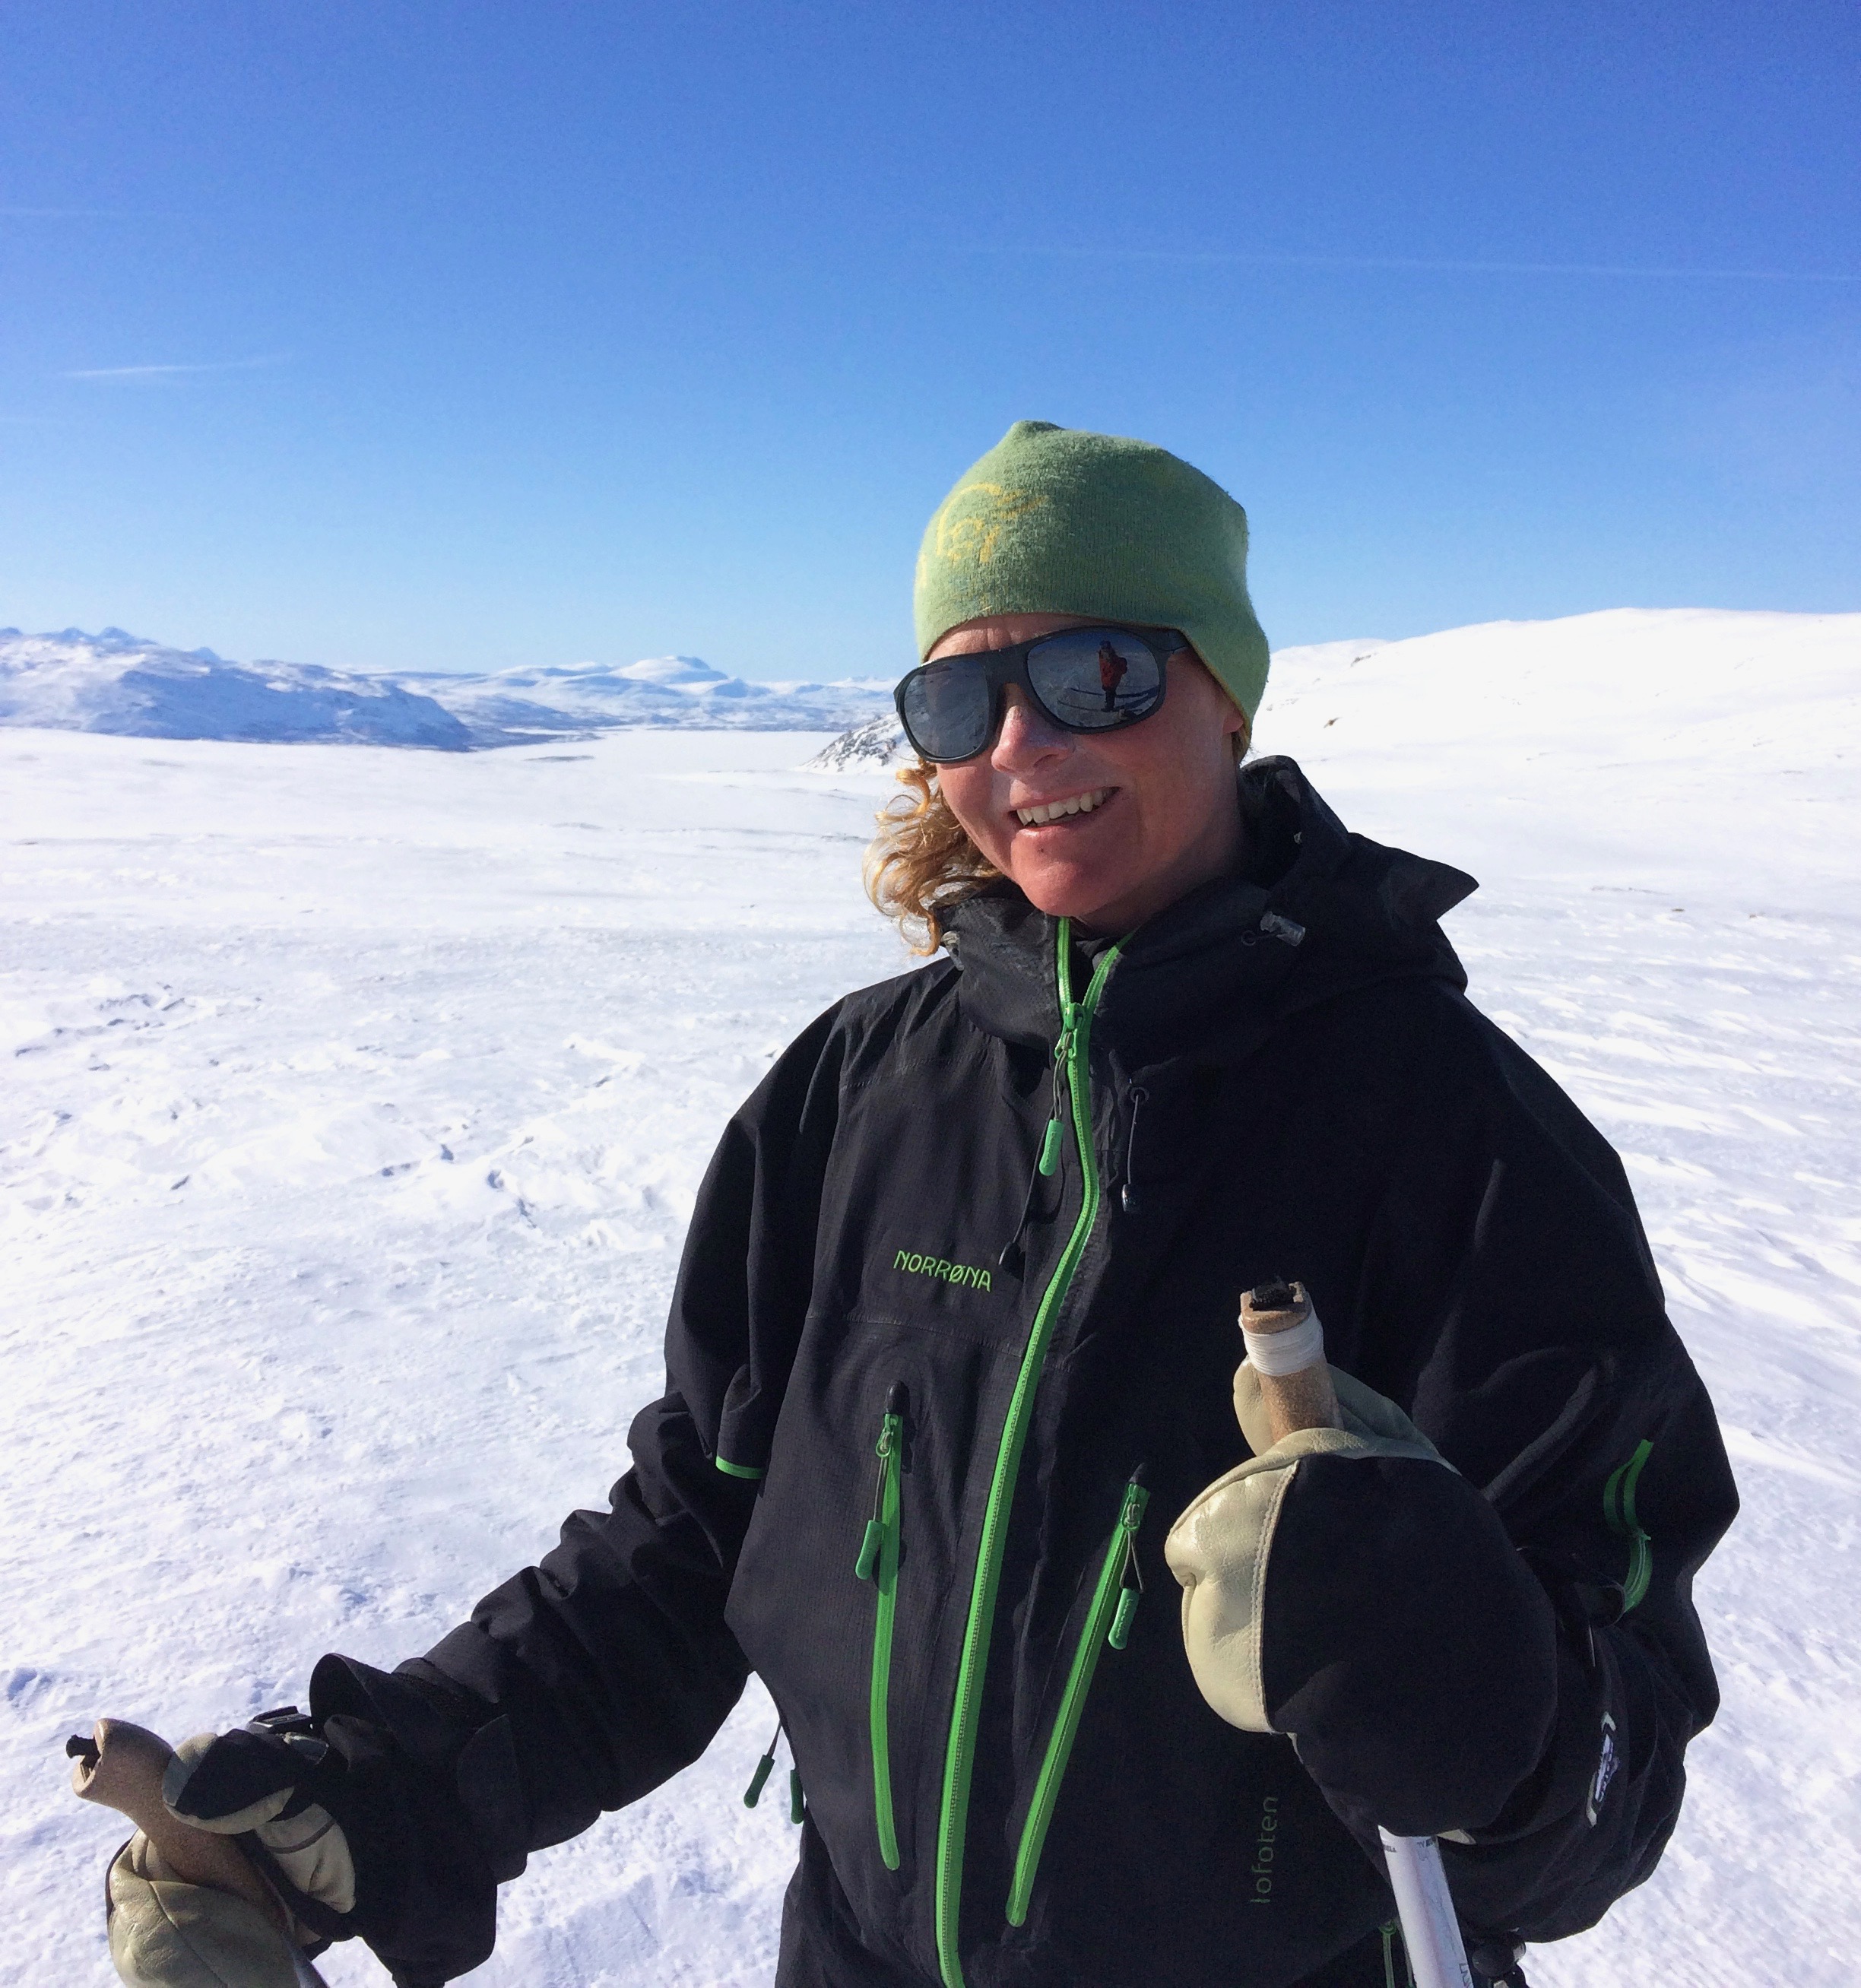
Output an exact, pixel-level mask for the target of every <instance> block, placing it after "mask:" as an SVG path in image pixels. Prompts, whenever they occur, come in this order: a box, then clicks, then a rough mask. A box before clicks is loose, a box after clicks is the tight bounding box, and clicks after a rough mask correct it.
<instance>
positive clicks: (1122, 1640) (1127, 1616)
mask: <svg viewBox="0 0 1861 1988" xmlns="http://www.w3.org/2000/svg"><path fill="white" fill-rule="evenodd" d="M1142 1592H1143V1591H1142V1589H1141V1588H1137V1587H1127V1588H1126V1589H1125V1591H1124V1592H1123V1593H1122V1594H1120V1595H1119V1596H1118V1613H1117V1614H1115V1615H1114V1616H1113V1617H1112V1633H1111V1634H1110V1635H1108V1636H1107V1637H1106V1638H1105V1641H1107V1642H1108V1643H1109V1644H1110V1645H1112V1648H1113V1649H1115V1650H1122V1648H1124V1647H1125V1645H1126V1644H1127V1643H1128V1642H1129V1641H1130V1640H1131V1618H1132V1616H1133V1615H1135V1614H1136V1613H1137V1604H1138V1601H1139V1597H1140V1596H1141V1595H1142Z"/></svg>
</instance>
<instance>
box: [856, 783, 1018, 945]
mask: <svg viewBox="0 0 1861 1988" xmlns="http://www.w3.org/2000/svg"><path fill="white" fill-rule="evenodd" d="M898 785H899V786H901V787H903V788H905V789H907V791H906V792H905V793H902V794H894V795H893V796H892V798H891V800H888V802H887V803H885V806H883V807H882V808H881V809H880V810H879V811H878V815H877V816H876V817H875V819H876V820H877V821H878V834H877V835H875V837H873V838H872V841H871V846H870V847H868V849H867V851H866V864H865V874H866V894H867V896H868V897H869V898H871V900H872V901H873V903H874V904H876V905H877V906H878V908H879V909H880V911H882V912H883V913H884V914H885V916H886V917H887V918H890V919H892V921H894V922H895V924H896V925H897V926H898V931H899V934H900V935H901V936H902V938H903V939H904V941H905V945H907V946H909V948H910V949H911V950H912V952H915V953H922V954H925V955H929V954H931V953H933V952H936V950H937V948H939V946H940V945H942V943H943V926H944V920H945V918H946V917H947V916H948V915H949V913H950V912H951V911H953V910H954V909H955V908H956V906H957V905H959V904H961V903H962V902H963V899H964V898H969V897H973V896H974V895H975V894H976V892H977V891H980V889H981V888H982V887H983V885H984V884H991V883H993V882H994V881H995V880H996V878H997V877H1000V875H1001V874H1002V873H1001V872H1000V871H999V870H998V869H996V867H995V865H994V864H993V863H991V862H990V860H989V859H988V858H987V857H986V856H984V855H983V853H982V851H981V850H980V849H978V848H977V847H976V844H974V843H973V842H972V841H971V840H969V830H967V829H966V828H965V827H963V823H961V822H959V820H957V819H956V814H955V813H954V812H953V811H952V809H951V806H950V804H949V802H948V801H946V800H945V799H944V798H943V790H942V788H941V787H939V786H938V784H937V769H936V767H935V766H932V764H931V762H929V760H928V759H920V760H919V762H917V764H916V765H915V766H905V767H901V768H900V769H899V771H898Z"/></svg>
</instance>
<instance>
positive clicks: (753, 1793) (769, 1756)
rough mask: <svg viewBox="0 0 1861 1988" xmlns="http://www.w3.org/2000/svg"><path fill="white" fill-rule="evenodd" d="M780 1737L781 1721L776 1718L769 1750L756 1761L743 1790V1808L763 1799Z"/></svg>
mask: <svg viewBox="0 0 1861 1988" xmlns="http://www.w3.org/2000/svg"><path fill="white" fill-rule="evenodd" d="M781 1737H782V1722H781V1720H780V1719H777V1721H776V1729H775V1733H774V1736H773V1737H772V1738H771V1739H770V1743H769V1751H768V1752H767V1753H765V1754H764V1755H763V1757H762V1758H761V1760H759V1761H757V1763H756V1772H755V1773H753V1774H752V1775H751V1776H750V1777H749V1787H746V1789H744V1790H743V1806H744V1807H745V1808H754V1807H756V1804H757V1803H758V1802H760V1800H762V1799H763V1788H764V1787H766V1785H767V1784H768V1780H769V1777H770V1775H771V1774H773V1773H774V1772H775V1770H776V1746H777V1743H778V1742H779V1741H780V1739H781Z"/></svg>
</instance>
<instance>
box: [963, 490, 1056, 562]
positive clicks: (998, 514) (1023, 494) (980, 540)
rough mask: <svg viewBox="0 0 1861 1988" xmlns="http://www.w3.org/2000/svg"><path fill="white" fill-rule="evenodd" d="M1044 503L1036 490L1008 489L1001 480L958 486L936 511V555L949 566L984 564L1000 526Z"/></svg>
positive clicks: (991, 551) (991, 554)
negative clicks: (999, 481) (940, 508)
mask: <svg viewBox="0 0 1861 1988" xmlns="http://www.w3.org/2000/svg"><path fill="white" fill-rule="evenodd" d="M1045 502H1047V499H1045V498H1044V496H1042V495H1040V493H1039V492H1037V491H1034V490H1011V489H1009V487H1008V486H1007V485H1006V484H1003V483H964V484H960V485H958V487H957V488H956V489H954V490H952V492H950V494H949V496H948V497H947V498H946V499H944V503H943V508H942V510H940V511H939V512H938V513H937V534H936V538H937V556H938V557H939V559H942V560H948V561H949V563H950V564H951V565H952V566H962V565H963V564H965V563H974V564H975V565H977V566H986V565H987V564H988V563H989V561H990V559H991V558H992V557H993V556H994V553H995V542H996V539H998V538H1000V536H1001V530H1002V527H1003V526H1004V525H1005V524H1007V522H1009V520H1010V519H1013V518H1019V517H1023V516H1025V515H1026V514H1027V512H1030V511H1037V510H1039V509H1040V506H1041V505H1043V504H1044V503H1045Z"/></svg>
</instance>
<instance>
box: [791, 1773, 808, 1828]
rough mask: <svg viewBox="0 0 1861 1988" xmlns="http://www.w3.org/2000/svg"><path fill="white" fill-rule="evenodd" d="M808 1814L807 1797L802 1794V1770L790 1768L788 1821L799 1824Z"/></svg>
mask: <svg viewBox="0 0 1861 1988" xmlns="http://www.w3.org/2000/svg"><path fill="white" fill-rule="evenodd" d="M805 1814H807V1797H805V1796H804V1794H802V1792H801V1770H800V1768H799V1767H790V1769H789V1770H788V1819H789V1821H790V1822H799V1821H800V1820H801V1818H802V1817H803V1816H804V1815H805Z"/></svg>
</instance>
